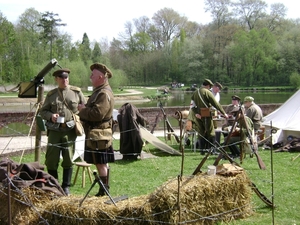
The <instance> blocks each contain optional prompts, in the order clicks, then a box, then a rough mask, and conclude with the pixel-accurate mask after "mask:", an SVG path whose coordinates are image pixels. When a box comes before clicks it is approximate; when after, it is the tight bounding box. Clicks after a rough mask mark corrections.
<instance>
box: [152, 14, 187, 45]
mask: <svg viewBox="0 0 300 225" xmlns="http://www.w3.org/2000/svg"><path fill="white" fill-rule="evenodd" d="M152 19H153V21H154V25H155V27H156V28H157V29H158V30H159V31H160V33H161V34H162V36H161V38H162V40H161V42H162V43H163V44H164V45H168V44H170V43H171V41H172V40H173V39H174V38H178V37H179V36H180V31H181V29H182V28H183V27H184V25H185V24H186V22H187V18H186V17H182V16H180V15H179V13H177V12H176V11H174V10H173V9H171V8H163V9H161V10H159V11H158V12H157V13H155V14H154V16H153V17H152Z"/></svg>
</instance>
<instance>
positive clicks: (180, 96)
mask: <svg viewBox="0 0 300 225" xmlns="http://www.w3.org/2000/svg"><path fill="white" fill-rule="evenodd" d="M295 92H296V91H294V92H276V91H273V92H221V93H220V94H221V100H220V103H221V105H228V104H230V103H231V96H232V95H238V96H239V97H240V98H241V99H242V100H243V99H244V98H245V97H246V96H249V95H250V96H252V97H253V98H254V101H255V103H257V104H271V103H284V102H285V101H286V100H287V99H289V98H290V97H291V96H292V95H293V94H294V93H295ZM191 96H192V92H184V91H177V92H172V93H171V94H170V97H168V98H167V99H162V100H161V102H162V104H163V106H186V107H188V106H189V105H190V101H191ZM123 104H124V103H116V104H115V108H116V109H118V108H120V107H121V106H122V105H123ZM132 104H134V105H135V106H137V107H140V108H142V107H159V104H160V101H158V100H153V101H150V102H134V103H132Z"/></svg>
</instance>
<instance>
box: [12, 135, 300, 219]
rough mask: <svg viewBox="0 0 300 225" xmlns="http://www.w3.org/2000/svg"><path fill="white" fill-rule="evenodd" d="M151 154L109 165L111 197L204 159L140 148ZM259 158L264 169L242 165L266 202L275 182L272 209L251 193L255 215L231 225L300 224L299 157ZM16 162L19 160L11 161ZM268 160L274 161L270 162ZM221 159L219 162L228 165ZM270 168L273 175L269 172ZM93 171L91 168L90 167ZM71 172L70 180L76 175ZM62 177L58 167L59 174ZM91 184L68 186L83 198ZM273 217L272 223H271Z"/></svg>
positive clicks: (136, 191)
mask: <svg viewBox="0 0 300 225" xmlns="http://www.w3.org/2000/svg"><path fill="white" fill-rule="evenodd" d="M172 147H174V148H175V149H179V146H178V145H172ZM114 148H115V149H119V140H114ZM143 150H144V151H146V152H151V153H152V154H153V155H155V156H157V157H156V158H147V159H142V160H141V159H139V160H137V161H122V160H118V161H116V162H115V163H111V164H110V186H111V188H110V193H111V195H112V196H113V197H117V196H120V195H124V194H126V195H128V196H129V197H134V196H140V195H145V194H149V193H151V192H153V191H154V190H155V189H156V188H157V187H159V186H161V185H162V184H164V183H165V182H166V181H167V180H169V179H170V178H175V177H177V176H178V175H180V173H181V165H182V159H184V163H183V175H184V176H190V175H191V174H192V173H193V171H194V170H195V168H196V167H197V165H198V164H199V163H200V161H201V159H202V158H203V156H202V155H201V154H199V152H194V151H192V150H191V149H190V148H189V147H186V148H185V151H184V157H181V156H171V155H168V154H165V153H163V152H161V151H160V150H158V149H156V148H155V147H154V146H152V145H151V144H148V145H147V146H146V147H144V149H143ZM259 155H260V156H261V158H262V160H263V161H264V163H265V164H266V167H267V169H266V170H261V169H259V166H258V163H257V161H256V158H255V157H253V158H250V157H249V156H248V155H247V157H246V159H245V160H244V161H243V164H241V166H242V167H243V168H244V169H245V170H246V172H247V174H248V175H249V177H250V178H251V181H252V182H253V183H254V184H255V185H256V186H257V187H258V189H259V190H260V191H261V192H262V193H263V194H264V195H265V196H266V197H267V198H268V199H269V200H272V174H273V178H274V179H273V180H274V187H273V188H274V204H275V206H276V207H275V209H274V211H272V209H271V208H269V207H268V206H266V204H265V203H264V202H263V201H262V200H260V199H259V198H258V197H257V196H256V194H255V193H254V192H253V207H254V209H255V213H254V215H252V216H251V217H248V218H246V219H243V220H235V221H233V222H231V223H230V224H235V225H239V224H243V225H244V224H249V225H250V224H251V225H253V224H278V225H296V224H300V223H299V222H300V214H299V211H300V204H299V202H300V201H299V200H300V192H299V184H300V182H299V180H300V179H299V167H300V157H299V158H297V159H295V160H294V161H292V158H293V157H295V156H297V155H298V153H286V152H282V153H273V154H271V151H270V150H260V151H259ZM44 156H45V152H44V151H43V152H42V154H41V163H42V164H43V162H44ZM215 158H216V156H210V157H209V158H208V160H207V161H206V162H205V164H204V166H203V167H202V171H203V172H206V169H207V166H208V165H210V164H213V162H214V160H215ZM11 159H12V160H15V161H16V162H19V159H20V157H19V156H15V157H12V158H11ZM33 159H34V155H33V154H27V155H25V156H24V158H23V160H22V162H23V163H25V162H30V161H33ZM271 159H273V160H272V161H271ZM227 162H228V161H227V160H222V161H221V162H220V163H227ZM271 165H273V173H272V170H271ZM91 169H92V170H94V169H95V167H94V166H92V168H91ZM75 172H76V171H75V170H74V171H73V179H74V176H75ZM59 173H60V175H59V177H60V178H61V174H62V171H61V168H60V171H59ZM90 187H91V183H90V181H89V178H88V177H86V186H85V188H82V187H81V171H80V173H79V177H78V179H77V182H76V185H75V186H72V187H71V193H72V194H73V195H78V196H82V197H83V196H84V195H85V194H86V193H87V191H88V190H89V188H90ZM97 190H98V185H96V186H95V187H94V188H93V189H92V190H91V192H90V195H94V194H95V193H96V192H97ZM273 215H274V223H273Z"/></svg>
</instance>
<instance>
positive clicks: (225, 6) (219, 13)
mask: <svg viewBox="0 0 300 225" xmlns="http://www.w3.org/2000/svg"><path fill="white" fill-rule="evenodd" d="M230 5H231V1H230V0H205V7H204V9H205V12H208V11H210V13H211V15H212V18H213V21H214V22H215V23H216V24H217V27H218V28H220V27H221V26H223V25H226V24H227V23H228V21H229V20H230V18H231V16H232V13H231V12H230V11H229V7H230Z"/></svg>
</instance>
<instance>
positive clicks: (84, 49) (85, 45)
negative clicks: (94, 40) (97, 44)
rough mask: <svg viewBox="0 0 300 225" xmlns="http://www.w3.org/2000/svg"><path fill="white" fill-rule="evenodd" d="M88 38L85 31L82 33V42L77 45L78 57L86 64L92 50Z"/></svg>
mask: <svg viewBox="0 0 300 225" xmlns="http://www.w3.org/2000/svg"><path fill="white" fill-rule="evenodd" d="M90 46H91V44H90V39H89V37H88V35H87V34H86V33H84V34H83V38H82V42H81V44H80V46H79V52H80V58H81V60H82V61H83V62H84V64H85V65H87V63H88V61H89V60H91V56H92V50H91V47H90Z"/></svg>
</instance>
